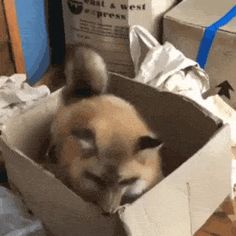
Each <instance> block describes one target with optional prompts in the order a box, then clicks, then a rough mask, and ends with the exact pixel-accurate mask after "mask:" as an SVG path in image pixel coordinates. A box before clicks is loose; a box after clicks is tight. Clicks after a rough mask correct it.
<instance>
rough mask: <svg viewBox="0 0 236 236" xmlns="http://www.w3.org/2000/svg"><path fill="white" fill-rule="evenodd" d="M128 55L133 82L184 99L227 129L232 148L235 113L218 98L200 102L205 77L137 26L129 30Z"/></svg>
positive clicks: (190, 62)
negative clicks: (214, 118) (168, 92)
mask: <svg viewBox="0 0 236 236" xmlns="http://www.w3.org/2000/svg"><path fill="white" fill-rule="evenodd" d="M130 51H131V57H132V60H133V63H134V67H135V78H134V79H135V80H137V81H140V82H142V83H145V84H148V85H150V86H153V87H155V88H158V89H159V90H162V91H170V92H173V93H176V94H180V95H183V96H186V97H188V98H190V99H192V100H194V101H195V102H197V103H198V104H199V105H201V106H202V107H204V108H205V109H207V110H208V111H210V112H211V113H212V114H214V115H215V116H217V117H219V118H220V119H221V120H222V121H223V122H224V123H227V124H229V125H230V128H231V141H232V146H236V111H235V110H234V109H233V108H231V107H230V106H229V105H228V104H227V103H225V102H224V101H223V99H221V97H220V96H218V95H214V96H209V97H207V98H206V99H204V98H203V96H202V95H203V94H204V93H205V92H206V91H207V90H208V89H209V88H210V85H209V78H208V75H207V74H206V73H205V71H204V70H202V69H201V68H200V67H199V65H198V64H197V63H196V62H195V61H193V60H191V59H189V58H186V57H185V56H184V55H183V53H182V52H180V51H179V50H177V49H176V48H175V47H174V46H173V45H172V44H170V43H169V42H166V43H164V45H161V44H159V43H158V42H157V40H156V39H155V38H154V37H153V36H152V35H151V34H150V33H149V32H148V31H147V30H146V29H144V28H142V27H141V26H137V25H135V26H133V27H131V29H130Z"/></svg>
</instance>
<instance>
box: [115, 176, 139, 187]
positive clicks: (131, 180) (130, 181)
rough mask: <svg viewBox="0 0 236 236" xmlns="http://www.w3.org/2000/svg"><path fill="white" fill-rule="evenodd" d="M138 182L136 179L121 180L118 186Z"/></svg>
mask: <svg viewBox="0 0 236 236" xmlns="http://www.w3.org/2000/svg"><path fill="white" fill-rule="evenodd" d="M137 180H138V178H137V177H132V178H129V179H123V180H121V181H120V182H119V184H120V185H131V184H133V183H135V182H136V181H137Z"/></svg>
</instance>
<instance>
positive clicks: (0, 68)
mask: <svg viewBox="0 0 236 236" xmlns="http://www.w3.org/2000/svg"><path fill="white" fill-rule="evenodd" d="M14 72H15V66H14V61H13V58H12V54H11V46H10V39H9V36H8V30H7V23H6V18H5V13H4V7H3V0H0V75H11V74H13V73H14Z"/></svg>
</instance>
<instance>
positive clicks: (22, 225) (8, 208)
mask: <svg viewBox="0 0 236 236" xmlns="http://www.w3.org/2000/svg"><path fill="white" fill-rule="evenodd" d="M0 235H5V236H30V235H37V236H46V233H45V231H44V230H43V226H42V224H41V223H40V221H38V220H37V219H35V218H34V217H32V216H30V215H29V214H28V213H27V211H26V209H25V208H24V205H23V203H22V202H21V200H20V199H19V198H17V197H16V196H14V195H13V194H12V193H11V192H10V191H9V190H7V189H6V188H4V187H0Z"/></svg>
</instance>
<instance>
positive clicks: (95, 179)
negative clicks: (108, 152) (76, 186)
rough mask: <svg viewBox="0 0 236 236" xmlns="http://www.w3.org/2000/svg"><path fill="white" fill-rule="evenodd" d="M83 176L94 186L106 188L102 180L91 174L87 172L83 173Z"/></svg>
mask: <svg viewBox="0 0 236 236" xmlns="http://www.w3.org/2000/svg"><path fill="white" fill-rule="evenodd" d="M84 176H85V177H86V178H87V179H90V180H92V181H93V182H95V183H96V184H98V185H100V186H102V187H104V186H106V183H105V181H104V180H103V179H101V178H100V177H99V176H97V175H95V174H93V173H91V172H88V171H85V172H84Z"/></svg>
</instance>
